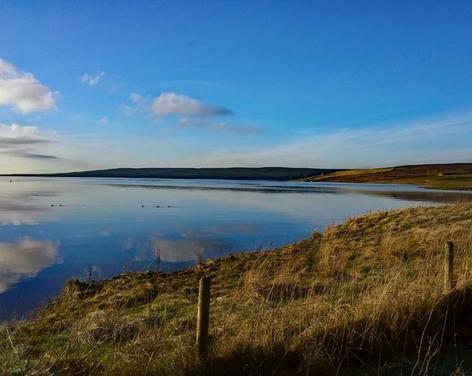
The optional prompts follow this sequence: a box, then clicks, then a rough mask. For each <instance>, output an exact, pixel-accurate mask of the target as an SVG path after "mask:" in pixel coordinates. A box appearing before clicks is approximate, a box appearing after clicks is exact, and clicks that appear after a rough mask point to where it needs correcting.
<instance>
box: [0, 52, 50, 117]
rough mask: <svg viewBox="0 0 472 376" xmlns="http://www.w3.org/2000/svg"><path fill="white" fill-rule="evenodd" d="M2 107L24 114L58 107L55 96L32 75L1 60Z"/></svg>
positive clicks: (0, 104)
mask: <svg viewBox="0 0 472 376" xmlns="http://www.w3.org/2000/svg"><path fill="white" fill-rule="evenodd" d="M0 106H7V107H11V108H14V109H15V110H16V111H18V112H20V113H22V114H28V113H31V112H37V111H48V110H51V109H54V108H55V107H56V105H55V100H54V95H53V93H52V92H51V91H50V90H49V88H48V87H47V86H44V85H43V84H41V83H40V82H39V81H38V80H37V79H36V78H35V77H34V76H33V75H32V74H31V73H28V72H22V71H19V70H18V69H17V68H16V67H15V66H14V65H12V64H11V63H9V62H7V61H5V60H2V59H0Z"/></svg>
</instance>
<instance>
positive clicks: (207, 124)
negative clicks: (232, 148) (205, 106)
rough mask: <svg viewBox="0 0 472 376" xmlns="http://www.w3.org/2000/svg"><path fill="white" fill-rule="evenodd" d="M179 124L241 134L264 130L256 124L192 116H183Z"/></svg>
mask: <svg viewBox="0 0 472 376" xmlns="http://www.w3.org/2000/svg"><path fill="white" fill-rule="evenodd" d="M179 125H180V126H181V127H194V128H202V129H207V130H213V131H224V132H230V133H234V134H239V135H247V134H254V133H259V132H262V129H261V128H258V127H255V126H249V125H248V126H242V125H236V124H231V123H228V122H225V121H213V120H208V119H191V118H187V117H184V118H181V119H180V120H179Z"/></svg>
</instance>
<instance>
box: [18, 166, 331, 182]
mask: <svg viewBox="0 0 472 376" xmlns="http://www.w3.org/2000/svg"><path fill="white" fill-rule="evenodd" d="M335 171H340V170H339V169H323V168H290V167H260V168H250V167H229V168H114V169H109V170H95V171H79V172H64V173H57V174H19V175H16V176H52V177H99V178H104V177H108V178H166V179H236V180H293V179H302V178H304V177H308V176H317V175H320V174H329V173H331V172H335Z"/></svg>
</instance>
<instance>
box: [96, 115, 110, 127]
mask: <svg viewBox="0 0 472 376" xmlns="http://www.w3.org/2000/svg"><path fill="white" fill-rule="evenodd" d="M98 122H99V123H100V124H103V125H106V124H108V116H103V117H102V118H101V119H100V120H99V121H98Z"/></svg>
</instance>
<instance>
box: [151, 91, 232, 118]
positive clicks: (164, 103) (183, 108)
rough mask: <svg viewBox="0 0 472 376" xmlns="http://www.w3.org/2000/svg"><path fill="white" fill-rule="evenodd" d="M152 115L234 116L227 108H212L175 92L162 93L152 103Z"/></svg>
mask: <svg viewBox="0 0 472 376" xmlns="http://www.w3.org/2000/svg"><path fill="white" fill-rule="evenodd" d="M151 113H152V115H154V116H156V117H160V116H172V115H177V116H214V115H232V114H233V112H232V111H231V110H230V109H228V108H225V107H218V106H210V105H207V104H204V103H203V102H200V101H198V100H196V99H193V98H190V97H188V96H186V95H183V94H177V93H173V92H166V93H162V94H161V95H159V96H158V97H156V98H155V99H154V100H153V101H152V103H151Z"/></svg>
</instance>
